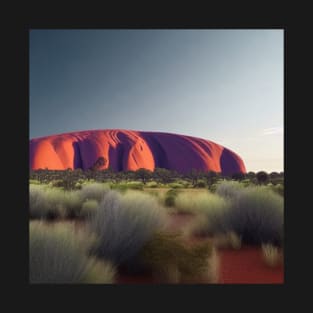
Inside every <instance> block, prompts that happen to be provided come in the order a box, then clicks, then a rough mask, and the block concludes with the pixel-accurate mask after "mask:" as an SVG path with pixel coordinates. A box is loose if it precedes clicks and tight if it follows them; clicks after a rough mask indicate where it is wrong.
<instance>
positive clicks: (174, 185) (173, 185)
mask: <svg viewBox="0 0 313 313" xmlns="http://www.w3.org/2000/svg"><path fill="white" fill-rule="evenodd" d="M168 186H169V187H170V188H172V189H177V188H184V185H183V184H181V183H169V184H168Z"/></svg>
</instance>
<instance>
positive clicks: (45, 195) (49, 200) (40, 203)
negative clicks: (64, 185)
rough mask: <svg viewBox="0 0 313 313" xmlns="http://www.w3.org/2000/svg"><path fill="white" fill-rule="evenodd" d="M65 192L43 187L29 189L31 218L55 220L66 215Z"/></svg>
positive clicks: (37, 186) (33, 186) (34, 186)
mask: <svg viewBox="0 0 313 313" xmlns="http://www.w3.org/2000/svg"><path fill="white" fill-rule="evenodd" d="M64 208H65V205H64V191H63V190H60V189H57V188H51V187H48V186H41V185H30V187H29V210H30V217H31V218H37V219H38V218H47V219H55V218H57V217H62V216H64V215H65V210H64Z"/></svg>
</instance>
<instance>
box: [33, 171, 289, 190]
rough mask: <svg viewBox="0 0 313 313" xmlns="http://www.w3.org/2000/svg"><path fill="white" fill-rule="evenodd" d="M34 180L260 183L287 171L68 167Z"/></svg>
mask: <svg viewBox="0 0 313 313" xmlns="http://www.w3.org/2000/svg"><path fill="white" fill-rule="evenodd" d="M29 178H30V179H31V180H37V181H39V182H41V183H49V182H51V181H56V180H60V181H63V182H64V183H63V185H64V186H68V187H70V185H73V184H75V183H76V182H77V181H79V180H94V181H98V182H113V183H119V182H122V181H141V182H142V183H143V184H146V183H147V182H149V181H155V182H158V183H161V184H168V183H172V182H176V181H178V180H184V181H188V182H190V183H191V184H192V185H193V186H195V187H196V186H197V185H198V184H199V183H205V184H206V185H208V186H209V185H211V184H214V183H215V182H216V181H218V180H220V179H227V180H229V179H233V180H238V181H243V180H249V181H251V182H253V183H256V184H264V183H272V184H273V185H275V184H283V182H284V173H283V172H280V173H278V172H271V173H267V172H265V171H259V172H257V173H255V172H248V173H246V174H243V173H235V174H232V175H228V176H227V175H222V174H221V173H216V172H213V171H208V172H203V171H199V170H195V169H193V170H191V171H190V172H189V173H185V174H182V173H178V172H176V171H172V170H168V169H165V168H156V169H155V170H154V171H153V172H152V171H149V170H147V169H143V168H141V169H139V170H137V171H124V172H114V171H113V170H112V169H106V170H92V169H90V170H85V171H84V170H82V169H75V170H72V169H67V170H48V169H39V170H31V171H30V177H29Z"/></svg>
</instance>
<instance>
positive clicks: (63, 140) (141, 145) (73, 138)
mask: <svg viewBox="0 0 313 313" xmlns="http://www.w3.org/2000/svg"><path fill="white" fill-rule="evenodd" d="M100 157H103V158H104V159H105V164H104V165H101V167H100V168H99V169H106V168H108V167H111V168H113V169H114V170H115V171H126V170H132V171H135V170H137V169H139V168H146V169H149V170H151V171H153V170H154V169H155V168H156V167H163V168H168V169H171V170H176V171H178V172H182V173H184V172H188V171H190V170H191V169H193V168H194V169H197V170H202V171H209V170H211V171H215V172H223V173H227V174H229V173H232V172H233V173H238V172H242V173H245V172H246V169H245V166H244V163H243V161H242V159H241V158H240V157H239V156H238V155H237V154H235V153H234V152H232V151H230V150H228V149H226V148H224V147H222V146H221V145H219V144H216V143H214V142H211V141H208V140H205V139H201V138H195V137H191V136H184V135H178V134H168V133H160V132H140V131H131V130H118V129H115V130H92V131H82V132H72V133H67V134H60V135H52V136H47V137H42V138H36V139H32V140H31V141H30V167H31V168H32V169H34V170H36V169H40V168H42V169H44V168H48V169H51V170H63V169H67V168H71V169H75V168H82V169H84V170H86V169H88V168H91V167H92V166H93V165H94V164H95V162H96V161H97V160H98V159H99V158H100Z"/></svg>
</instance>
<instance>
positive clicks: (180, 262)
mask: <svg viewBox="0 0 313 313" xmlns="http://www.w3.org/2000/svg"><path fill="white" fill-rule="evenodd" d="M138 257H139V260H140V261H141V263H142V264H143V265H144V266H145V267H146V268H148V269H150V270H151V271H152V272H153V274H154V276H155V279H156V280H157V281H158V282H160V283H179V282H192V281H198V280H199V279H200V280H203V281H205V282H207V283H214V282H216V281H217V264H218V262H216V259H214V258H216V255H215V251H214V249H213V247H212V245H210V243H209V242H207V241H206V242H202V243H199V244H197V245H194V246H187V245H186V243H185V241H184V238H183V237H181V236H180V235H179V234H171V233H157V234H155V235H154V236H153V238H152V239H151V240H149V241H148V242H147V243H146V244H145V245H144V247H143V248H142V250H141V251H140V253H139V255H138ZM213 259H214V260H213ZM212 261H213V262H212Z"/></svg>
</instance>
